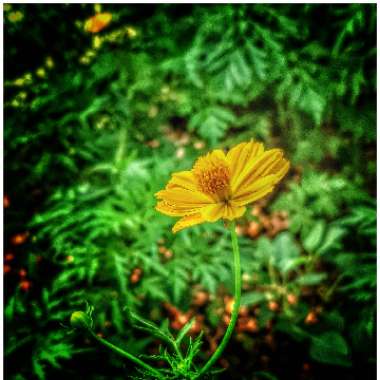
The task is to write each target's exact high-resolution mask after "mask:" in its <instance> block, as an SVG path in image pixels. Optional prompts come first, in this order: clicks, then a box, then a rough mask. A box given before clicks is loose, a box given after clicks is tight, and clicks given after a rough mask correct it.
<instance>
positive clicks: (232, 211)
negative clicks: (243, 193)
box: [223, 203, 246, 220]
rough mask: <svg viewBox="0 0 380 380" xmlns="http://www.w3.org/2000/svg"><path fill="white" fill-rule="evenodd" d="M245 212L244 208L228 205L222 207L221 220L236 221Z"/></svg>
mask: <svg viewBox="0 0 380 380" xmlns="http://www.w3.org/2000/svg"><path fill="white" fill-rule="evenodd" d="M245 211H246V207H245V206H236V205H232V204H231V203H229V204H227V205H226V206H225V207H224V215H223V218H224V219H228V220H233V219H237V218H240V217H241V216H242V215H243V214H244V213H245Z"/></svg>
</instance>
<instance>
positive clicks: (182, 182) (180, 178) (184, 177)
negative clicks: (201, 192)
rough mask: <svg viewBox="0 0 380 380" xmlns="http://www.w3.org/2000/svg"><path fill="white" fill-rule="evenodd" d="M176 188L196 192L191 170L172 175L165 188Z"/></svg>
mask: <svg viewBox="0 0 380 380" xmlns="http://www.w3.org/2000/svg"><path fill="white" fill-rule="evenodd" d="M176 187H180V188H184V189H187V190H192V191H198V186H197V183H196V180H195V177H194V174H193V172H192V171H191V170H186V171H182V172H177V173H174V174H173V175H172V178H171V180H170V181H169V183H168V185H167V188H168V189H173V188H176Z"/></svg>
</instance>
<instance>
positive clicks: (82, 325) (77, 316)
mask: <svg viewBox="0 0 380 380" xmlns="http://www.w3.org/2000/svg"><path fill="white" fill-rule="evenodd" d="M70 324H71V327H72V328H74V329H90V328H91V325H92V319H91V317H90V316H89V315H88V314H86V313H85V312H84V311H74V313H72V314H71V317H70Z"/></svg>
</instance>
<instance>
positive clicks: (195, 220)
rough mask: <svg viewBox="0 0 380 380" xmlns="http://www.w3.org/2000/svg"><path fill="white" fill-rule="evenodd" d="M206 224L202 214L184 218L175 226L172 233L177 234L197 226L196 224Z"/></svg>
mask: <svg viewBox="0 0 380 380" xmlns="http://www.w3.org/2000/svg"><path fill="white" fill-rule="evenodd" d="M204 222H205V220H204V219H203V217H202V215H201V214H193V215H188V216H184V217H183V218H181V219H180V220H179V221H178V222H177V223H176V224H175V225H174V226H173V228H172V231H173V233H177V232H178V231H181V230H183V229H184V228H187V227H191V226H195V225H196V224H200V223H204Z"/></svg>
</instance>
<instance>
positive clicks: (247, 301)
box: [241, 292, 266, 306]
mask: <svg viewBox="0 0 380 380" xmlns="http://www.w3.org/2000/svg"><path fill="white" fill-rule="evenodd" d="M265 300H266V296H265V293H259V292H249V293H244V294H243V295H242V296H241V304H242V306H253V305H257V304H258V303H260V302H263V301H265Z"/></svg>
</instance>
